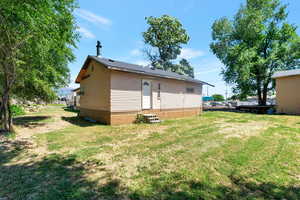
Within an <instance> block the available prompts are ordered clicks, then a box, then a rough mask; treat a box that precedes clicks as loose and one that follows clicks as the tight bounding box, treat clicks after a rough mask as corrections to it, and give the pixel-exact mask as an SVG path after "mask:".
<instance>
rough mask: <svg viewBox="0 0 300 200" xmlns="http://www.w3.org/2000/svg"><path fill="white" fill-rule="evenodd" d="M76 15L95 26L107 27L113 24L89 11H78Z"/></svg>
mask: <svg viewBox="0 0 300 200" xmlns="http://www.w3.org/2000/svg"><path fill="white" fill-rule="evenodd" d="M75 14H76V15H77V16H79V17H81V18H82V19H85V20H87V21H89V22H91V23H93V24H100V25H107V26H109V25H111V24H112V22H111V20H110V19H107V18H105V17H102V16H99V15H96V14H95V13H92V12H91V11H88V10H84V9H77V10H76V11H75Z"/></svg>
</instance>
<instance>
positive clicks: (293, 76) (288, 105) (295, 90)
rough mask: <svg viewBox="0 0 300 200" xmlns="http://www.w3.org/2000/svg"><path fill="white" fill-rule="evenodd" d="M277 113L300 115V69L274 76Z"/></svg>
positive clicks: (278, 73)
mask: <svg viewBox="0 0 300 200" xmlns="http://www.w3.org/2000/svg"><path fill="white" fill-rule="evenodd" d="M273 78H274V79H275V80H276V101H277V112H279V113H287V114H300V69H298V70H289V71H281V72H277V73H275V74H274V76H273Z"/></svg>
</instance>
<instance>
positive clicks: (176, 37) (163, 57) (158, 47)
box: [143, 15, 189, 71]
mask: <svg viewBox="0 0 300 200" xmlns="http://www.w3.org/2000/svg"><path fill="white" fill-rule="evenodd" d="M146 20H147V23H148V24H149V28H148V30H147V31H146V32H143V37H144V42H145V44H149V45H151V46H152V47H153V48H155V49H154V51H153V49H148V50H146V54H147V56H148V58H149V60H150V61H151V63H152V65H153V66H154V67H155V68H159V69H163V70H166V71H167V70H170V71H174V69H173V68H176V66H174V65H173V63H172V62H171V61H172V60H174V59H176V58H177V56H178V55H179V54H180V53H181V48H182V47H181V45H182V44H187V42H188V41H189V36H188V35H187V32H186V30H185V29H184V28H183V27H182V24H181V23H180V22H179V20H178V19H176V18H174V17H171V16H168V15H163V16H161V17H152V16H151V17H147V18H146ZM177 68H178V66H177ZM172 69H173V70H172Z"/></svg>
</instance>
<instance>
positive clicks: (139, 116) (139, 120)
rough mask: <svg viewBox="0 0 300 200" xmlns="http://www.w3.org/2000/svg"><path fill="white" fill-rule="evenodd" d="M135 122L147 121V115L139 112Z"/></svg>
mask: <svg viewBox="0 0 300 200" xmlns="http://www.w3.org/2000/svg"><path fill="white" fill-rule="evenodd" d="M135 123H136V124H142V123H146V120H145V117H144V116H143V115H142V114H137V116H136V119H135Z"/></svg>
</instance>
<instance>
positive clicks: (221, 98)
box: [212, 94, 225, 101]
mask: <svg viewBox="0 0 300 200" xmlns="http://www.w3.org/2000/svg"><path fill="white" fill-rule="evenodd" d="M212 98H213V99H214V101H225V98H224V96H223V95H221V94H213V95H212Z"/></svg>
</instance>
